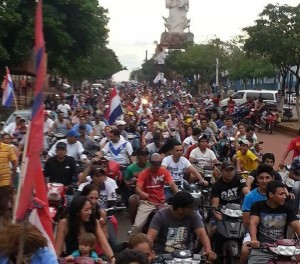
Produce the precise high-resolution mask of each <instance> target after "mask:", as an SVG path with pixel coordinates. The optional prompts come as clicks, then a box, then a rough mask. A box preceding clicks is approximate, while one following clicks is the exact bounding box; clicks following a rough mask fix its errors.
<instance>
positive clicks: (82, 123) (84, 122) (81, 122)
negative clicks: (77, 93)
mask: <svg viewBox="0 0 300 264" xmlns="http://www.w3.org/2000/svg"><path fill="white" fill-rule="evenodd" d="M80 126H85V128H86V131H87V134H88V135H89V136H92V135H93V134H94V130H93V127H92V126H91V125H90V124H87V119H86V117H85V116H84V115H82V116H80V119H79V124H75V125H74V126H73V128H72V130H74V131H76V132H77V133H80V131H79V127H80Z"/></svg>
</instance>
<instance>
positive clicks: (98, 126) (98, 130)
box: [92, 113, 106, 138]
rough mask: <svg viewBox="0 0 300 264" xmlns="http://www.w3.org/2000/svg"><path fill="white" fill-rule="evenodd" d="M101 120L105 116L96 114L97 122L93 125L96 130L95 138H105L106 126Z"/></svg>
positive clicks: (93, 122)
mask: <svg viewBox="0 0 300 264" xmlns="http://www.w3.org/2000/svg"><path fill="white" fill-rule="evenodd" d="M101 118H103V114H100V113H99V114H96V115H95V121H92V125H93V128H94V136H98V137H100V138H103V132H104V128H105V126H106V124H105V122H103V121H102V120H101Z"/></svg>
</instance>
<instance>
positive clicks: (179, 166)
mask: <svg viewBox="0 0 300 264" xmlns="http://www.w3.org/2000/svg"><path fill="white" fill-rule="evenodd" d="M161 165H162V166H165V167H166V168H167V170H168V171H170V173H171V175H172V178H173V181H182V180H183V176H184V172H185V169H186V168H188V167H189V166H191V163H190V162H189V160H188V159H186V158H185V157H180V159H179V161H178V162H177V163H175V162H174V160H173V157H172V155H171V156H167V157H165V158H164V159H163V161H162V164H161Z"/></svg>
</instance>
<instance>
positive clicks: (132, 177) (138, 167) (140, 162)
mask: <svg viewBox="0 0 300 264" xmlns="http://www.w3.org/2000/svg"><path fill="white" fill-rule="evenodd" d="M135 154H136V159H137V161H136V162H134V163H133V164H131V165H130V166H128V167H127V169H126V174H125V182H126V184H127V186H135V184H136V181H137V179H138V175H139V174H140V172H141V171H143V170H144V169H146V168H148V167H149V165H150V164H149V161H148V159H149V151H148V150H147V149H146V148H140V149H138V150H137V151H136V153H135Z"/></svg>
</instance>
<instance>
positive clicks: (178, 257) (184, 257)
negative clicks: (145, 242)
mask: <svg viewBox="0 0 300 264" xmlns="http://www.w3.org/2000/svg"><path fill="white" fill-rule="evenodd" d="M155 263H157V264H159V263H161V264H163V263H165V264H174V263H178V264H188V263H189V264H203V263H207V258H206V256H203V255H200V254H192V252H191V251H190V250H175V251H173V252H172V253H168V254H162V255H159V256H158V258H157V260H156V261H155Z"/></svg>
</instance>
